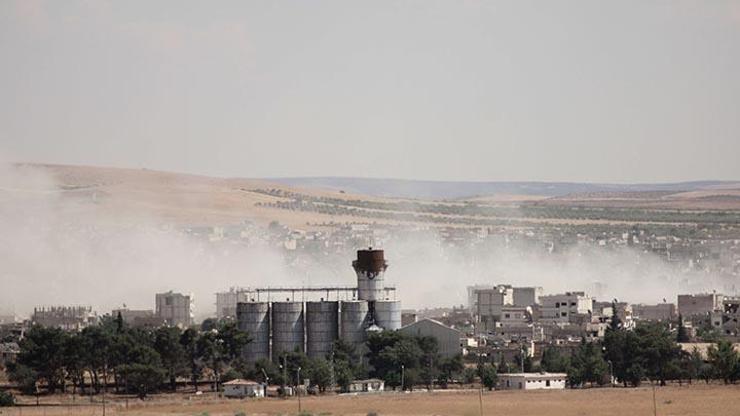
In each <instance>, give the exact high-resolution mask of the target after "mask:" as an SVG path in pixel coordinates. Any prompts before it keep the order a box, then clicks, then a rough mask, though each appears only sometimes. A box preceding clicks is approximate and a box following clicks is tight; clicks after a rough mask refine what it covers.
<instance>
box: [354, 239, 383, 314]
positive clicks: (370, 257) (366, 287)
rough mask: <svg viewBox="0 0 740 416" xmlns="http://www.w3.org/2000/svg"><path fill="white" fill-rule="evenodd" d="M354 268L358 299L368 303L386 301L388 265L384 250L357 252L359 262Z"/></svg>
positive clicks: (355, 263) (356, 261)
mask: <svg viewBox="0 0 740 416" xmlns="http://www.w3.org/2000/svg"><path fill="white" fill-rule="evenodd" d="M352 268H354V269H355V273H357V298H358V299H359V300H366V301H368V302H375V301H376V300H384V297H383V288H384V283H385V281H384V275H385V269H387V268H388V263H386V261H385V257H384V256H383V250H373V248H372V247H370V248H368V249H367V250H357V260H355V261H353V262H352Z"/></svg>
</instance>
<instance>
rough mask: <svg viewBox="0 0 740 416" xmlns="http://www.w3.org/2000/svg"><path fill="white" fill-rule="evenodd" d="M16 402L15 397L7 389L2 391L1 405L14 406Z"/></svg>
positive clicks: (0, 393)
mask: <svg viewBox="0 0 740 416" xmlns="http://www.w3.org/2000/svg"><path fill="white" fill-rule="evenodd" d="M14 404H15V397H14V396H13V395H12V394H11V393H10V392H7V391H0V407H8V406H13V405H14Z"/></svg>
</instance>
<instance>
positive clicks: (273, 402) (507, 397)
mask: <svg viewBox="0 0 740 416" xmlns="http://www.w3.org/2000/svg"><path fill="white" fill-rule="evenodd" d="M482 399H483V414H484V415H507V416H517V415H547V416H558V415H630V416H631V415H652V414H653V391H652V389H651V388H650V387H643V388H639V389H623V388H615V389H608V388H603V389H588V390H565V391H529V392H524V391H511V392H503V391H501V392H484V393H483V395H482ZM656 404H657V414H658V415H723V416H726V415H740V385H735V386H722V385H710V386H706V385H700V384H699V385H697V384H695V385H692V386H683V387H678V386H670V387H663V388H657V389H656ZM302 408H303V410H304V411H306V412H310V413H312V414H314V415H319V414H323V415H329V414H332V415H362V416H364V415H367V414H368V413H370V412H375V413H377V414H378V415H461V416H467V415H471V416H473V415H479V414H480V402H479V395H478V392H477V391H469V390H468V391H458V392H452V391H451V392H434V393H427V392H418V393H413V394H397V393H385V394H376V395H360V396H326V397H308V398H303V399H302ZM240 412H244V414H246V415H254V414H266V415H273V414H275V415H277V414H297V413H298V401H297V400H296V399H295V398H293V399H289V400H281V399H261V400H244V401H242V400H213V399H208V398H199V399H197V400H190V401H189V400H187V398H185V399H183V398H182V397H180V398H179V399H176V398H174V397H173V396H169V397H159V398H156V399H153V400H152V401H148V402H147V403H145V404H134V401H133V400H132V401H131V402H130V403H129V409H128V410H127V409H125V408H124V406H123V403H120V402H119V404H118V405H117V407H115V408H114V409H111V408H110V407H108V408H107V413H106V414H107V415H128V416H153V415H181V416H186V415H187V416H204V415H209V416H225V415H228V416H233V415H236V414H239V413H240ZM0 414H2V415H13V416H16V415H18V416H20V415H48V416H53V415H102V408H101V407H99V406H96V407H91V406H84V407H46V406H44V407H41V408H34V407H25V408H23V409H19V408H15V409H7V408H6V409H4V410H0Z"/></svg>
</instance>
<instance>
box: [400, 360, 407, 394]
mask: <svg viewBox="0 0 740 416" xmlns="http://www.w3.org/2000/svg"><path fill="white" fill-rule="evenodd" d="M405 369H406V366H404V365H403V364H401V391H404V387H405V386H404V384H403V382H404V379H403V378H404V376H405V374H404V372H405Z"/></svg>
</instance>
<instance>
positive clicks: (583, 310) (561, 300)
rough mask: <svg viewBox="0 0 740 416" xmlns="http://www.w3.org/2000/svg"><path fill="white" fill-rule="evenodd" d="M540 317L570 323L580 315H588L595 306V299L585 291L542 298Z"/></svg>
mask: <svg viewBox="0 0 740 416" xmlns="http://www.w3.org/2000/svg"><path fill="white" fill-rule="evenodd" d="M540 302H541V303H542V307H541V309H540V311H541V315H540V319H542V320H545V321H553V322H556V323H568V322H571V320H572V319H577V316H578V315H581V316H583V315H588V314H590V313H591V312H592V311H591V309H592V308H593V299H592V298H591V297H590V296H588V295H586V293H584V292H566V293H563V294H558V295H547V296H542V297H541V298H540Z"/></svg>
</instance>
